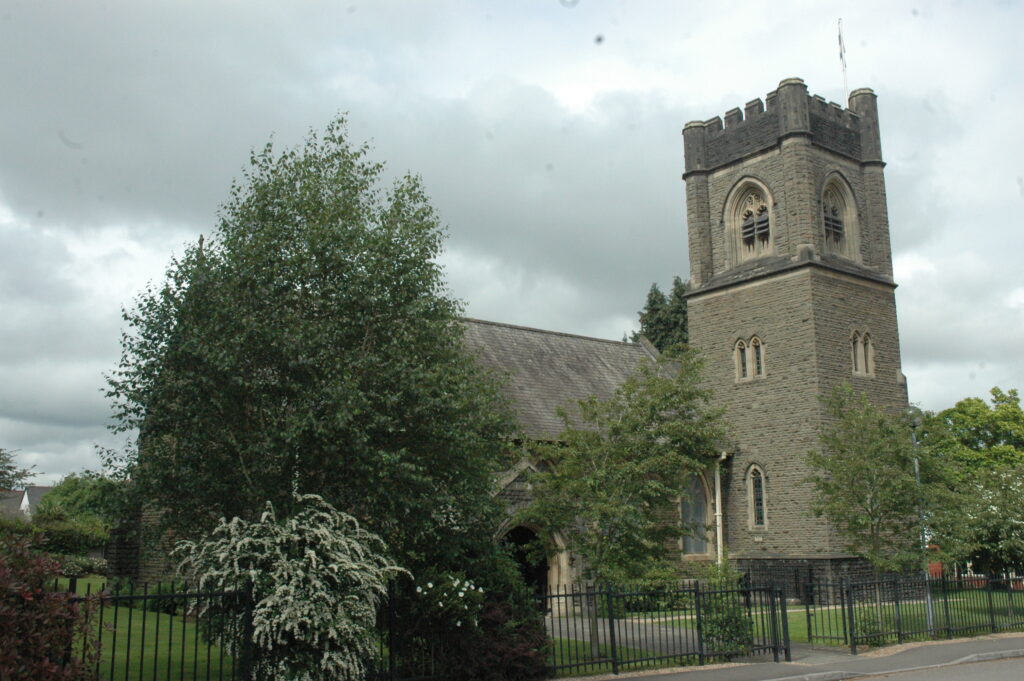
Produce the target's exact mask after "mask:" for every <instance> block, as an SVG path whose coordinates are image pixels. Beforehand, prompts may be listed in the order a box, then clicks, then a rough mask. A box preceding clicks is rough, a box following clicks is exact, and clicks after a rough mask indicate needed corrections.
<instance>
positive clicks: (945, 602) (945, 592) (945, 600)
mask: <svg viewBox="0 0 1024 681" xmlns="http://www.w3.org/2000/svg"><path fill="white" fill-rule="evenodd" d="M948 587H949V583H948V582H947V581H946V571H945V570H943V571H942V612H943V614H944V615H945V616H946V638H953V622H952V621H951V620H950V619H949V588H948Z"/></svg>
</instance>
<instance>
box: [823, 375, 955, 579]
mask: <svg viewBox="0 0 1024 681" xmlns="http://www.w3.org/2000/svg"><path fill="white" fill-rule="evenodd" d="M825 409H826V411H827V413H828V415H829V416H830V417H831V419H830V422H829V425H827V426H826V427H825V429H824V430H823V432H822V434H821V450H820V451H811V452H810V453H808V455H807V460H808V463H809V464H810V466H811V469H812V471H813V472H812V474H811V475H810V476H809V477H808V481H809V482H810V483H811V484H812V485H813V486H814V490H815V499H814V502H813V505H812V509H813V511H814V513H815V514H817V515H819V516H825V517H826V518H828V519H829V520H830V521H832V522H833V523H834V524H835V525H836V527H837V528H838V529H839V531H840V533H841V534H842V536H843V539H844V540H845V541H846V547H847V549H848V550H849V551H851V552H852V553H855V554H857V555H859V556H862V557H863V558H865V559H867V560H868V561H869V562H870V563H871V564H872V566H874V568H875V569H876V571H878V572H882V571H890V570H891V571H906V570H910V569H915V568H920V567H922V564H923V561H924V560H925V556H924V552H923V548H922V546H921V526H922V518H925V519H927V518H928V517H931V516H933V515H934V514H933V510H936V509H942V508H946V507H948V506H949V497H948V490H949V485H948V479H947V472H946V470H945V469H944V467H943V466H942V465H941V461H940V460H938V459H937V458H936V457H934V456H932V455H931V450H930V448H928V447H919V446H917V444H916V442H915V440H914V430H913V423H912V422H911V420H910V418H907V415H906V414H900V415H894V414H892V413H890V412H888V411H885V410H883V409H881V408H879V407H877V406H876V405H874V404H872V403H871V402H870V401H869V400H868V399H867V396H865V395H864V394H862V393H855V392H854V391H853V389H852V388H851V387H850V386H849V385H848V384H847V385H842V386H839V387H837V388H836V389H835V390H834V391H833V392H832V394H831V395H829V397H828V398H827V399H826V400H825ZM915 459H917V461H918V464H919V467H920V477H921V483H920V484H919V483H918V481H917V478H916V476H915V470H914V461H915Z"/></svg>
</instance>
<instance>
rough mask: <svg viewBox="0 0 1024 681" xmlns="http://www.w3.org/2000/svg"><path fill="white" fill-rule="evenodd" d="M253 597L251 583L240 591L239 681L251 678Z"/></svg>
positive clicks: (248, 680) (247, 680)
mask: <svg viewBox="0 0 1024 681" xmlns="http://www.w3.org/2000/svg"><path fill="white" fill-rule="evenodd" d="M253 606H254V603H253V597H252V585H251V584H248V585H246V587H245V590H244V591H243V592H242V631H241V640H240V641H239V642H238V646H239V660H238V674H239V677H238V678H239V679H240V680H241V681H251V679H252V678H253V674H252V672H253V653H254V650H253V645H254V644H253V640H252V639H253V624H252V611H253Z"/></svg>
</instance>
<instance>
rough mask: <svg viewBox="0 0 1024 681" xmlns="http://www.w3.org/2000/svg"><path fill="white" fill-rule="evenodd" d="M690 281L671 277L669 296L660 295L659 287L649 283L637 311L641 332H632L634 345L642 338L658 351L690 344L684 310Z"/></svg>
mask: <svg viewBox="0 0 1024 681" xmlns="http://www.w3.org/2000/svg"><path fill="white" fill-rule="evenodd" d="M689 290H690V282H688V281H685V282H684V281H683V280H682V279H680V278H679V277H673V278H672V291H671V292H670V294H669V295H668V296H666V295H665V294H664V293H662V292H661V289H660V288H658V284H657V283H654V284H651V290H650V291H648V292H647V302H646V303H645V304H644V309H642V310H640V312H639V315H640V330H639V331H637V332H635V333H633V335H632V340H633V342H634V343H635V342H636V341H637V340H638V339H639V338H640V336H643V337H645V338H646V339H647V340H649V341H650V342H651V344H652V345H654V347H656V348H658V350H661V351H664V350H667V349H668V348H670V347H672V346H674V345H679V344H686V343H689V342H690V331H689V320H688V317H687V310H686V294H687V292H688V291H689Z"/></svg>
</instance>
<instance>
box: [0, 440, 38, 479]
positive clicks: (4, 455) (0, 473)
mask: <svg viewBox="0 0 1024 681" xmlns="http://www.w3.org/2000/svg"><path fill="white" fill-rule="evenodd" d="M31 475H32V467H29V468H19V467H18V466H17V465H16V464H15V463H14V452H12V451H11V450H9V449H4V448H3V447H0V489H15V488H18V487H21V486H23V485H24V484H25V482H26V481H27V480H28V479H29V477H30V476H31Z"/></svg>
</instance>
